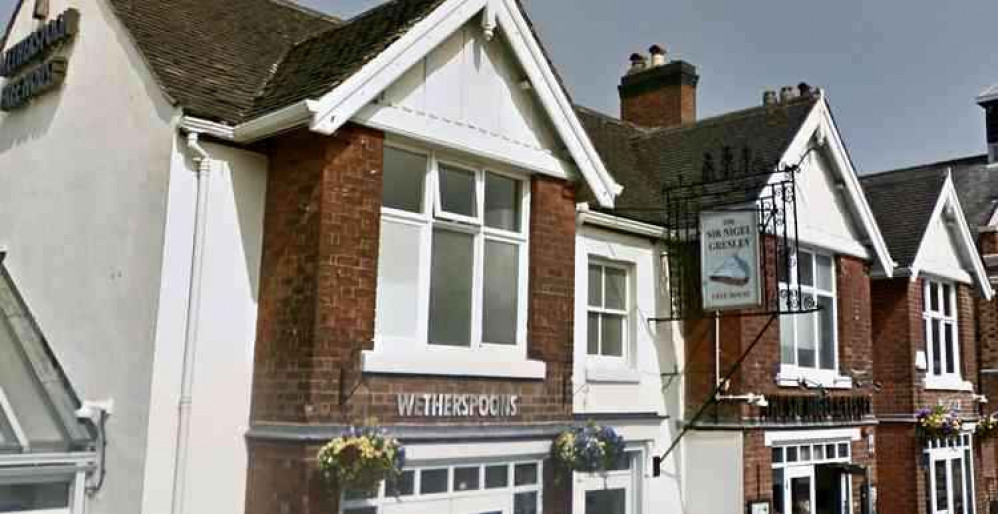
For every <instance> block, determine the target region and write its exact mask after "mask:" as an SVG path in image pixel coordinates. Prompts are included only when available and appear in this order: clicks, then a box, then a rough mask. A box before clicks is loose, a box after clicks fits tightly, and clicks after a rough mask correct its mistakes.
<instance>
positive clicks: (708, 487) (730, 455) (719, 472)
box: [683, 431, 745, 514]
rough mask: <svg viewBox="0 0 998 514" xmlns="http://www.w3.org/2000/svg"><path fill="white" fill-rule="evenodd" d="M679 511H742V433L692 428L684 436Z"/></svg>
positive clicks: (725, 513) (713, 513)
mask: <svg viewBox="0 0 998 514" xmlns="http://www.w3.org/2000/svg"><path fill="white" fill-rule="evenodd" d="M685 443H686V462H687V466H686V476H685V479H686V483H687V484H688V485H687V488H686V494H687V496H686V505H685V508H684V510H683V512H686V513H688V514H699V513H701V512H709V513H710V514H742V513H743V512H744V511H745V509H744V507H743V504H742V501H743V499H744V497H745V496H744V494H743V482H742V464H743V457H742V444H743V443H742V433H741V432H704V431H694V432H690V433H689V434H688V435H687V436H686V441H685Z"/></svg>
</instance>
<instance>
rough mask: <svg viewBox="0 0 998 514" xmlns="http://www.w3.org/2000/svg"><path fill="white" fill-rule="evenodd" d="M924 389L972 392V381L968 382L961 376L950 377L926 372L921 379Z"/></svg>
mask: <svg viewBox="0 0 998 514" xmlns="http://www.w3.org/2000/svg"><path fill="white" fill-rule="evenodd" d="M923 384H924V386H925V390H927V391H960V392H974V384H973V382H968V381H966V380H963V379H961V378H955V379H954V378H952V377H946V376H933V375H931V374H928V375H926V376H925V380H924V381H923Z"/></svg>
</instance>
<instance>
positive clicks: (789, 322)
mask: <svg viewBox="0 0 998 514" xmlns="http://www.w3.org/2000/svg"><path fill="white" fill-rule="evenodd" d="M783 292H786V293H787V294H789V293H790V291H781V294H780V310H781V311H786V310H788V306H787V299H786V297H784V296H783V294H782V293H783ZM780 362H781V363H783V364H796V363H797V359H796V352H795V350H794V316H791V315H785V316H780Z"/></svg>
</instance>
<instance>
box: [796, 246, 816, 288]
mask: <svg viewBox="0 0 998 514" xmlns="http://www.w3.org/2000/svg"><path fill="white" fill-rule="evenodd" d="M797 270H798V271H799V273H800V275H799V278H800V283H801V285H804V286H813V285H814V255H812V254H810V253H807V252H800V255H799V256H798V257H797Z"/></svg>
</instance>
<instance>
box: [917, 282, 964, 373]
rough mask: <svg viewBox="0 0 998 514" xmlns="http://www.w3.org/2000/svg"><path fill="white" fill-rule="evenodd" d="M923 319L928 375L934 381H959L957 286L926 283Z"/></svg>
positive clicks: (923, 296) (924, 284)
mask: <svg viewBox="0 0 998 514" xmlns="http://www.w3.org/2000/svg"><path fill="white" fill-rule="evenodd" d="M922 298H923V302H924V307H923V312H922V319H923V321H924V326H925V347H926V354H927V357H928V359H927V360H928V367H929V369H928V374H929V375H930V377H932V378H933V379H942V380H952V381H956V382H959V381H960V380H961V379H960V344H959V340H958V336H957V324H956V323H957V314H956V287H955V286H954V285H953V284H952V283H949V282H939V281H935V280H925V281H924V283H923V286H922Z"/></svg>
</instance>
